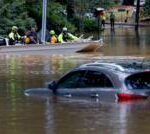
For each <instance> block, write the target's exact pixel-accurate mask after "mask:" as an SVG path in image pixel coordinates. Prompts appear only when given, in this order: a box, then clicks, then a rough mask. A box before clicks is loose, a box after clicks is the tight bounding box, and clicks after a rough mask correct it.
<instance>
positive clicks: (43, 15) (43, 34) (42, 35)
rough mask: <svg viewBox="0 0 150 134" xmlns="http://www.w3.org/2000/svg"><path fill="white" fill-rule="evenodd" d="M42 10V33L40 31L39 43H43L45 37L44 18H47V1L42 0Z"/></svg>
mask: <svg viewBox="0 0 150 134" xmlns="http://www.w3.org/2000/svg"><path fill="white" fill-rule="evenodd" d="M42 8H43V10H42V31H41V42H42V43H45V37H46V17H47V0H43V7H42Z"/></svg>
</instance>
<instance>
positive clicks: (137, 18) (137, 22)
mask: <svg viewBox="0 0 150 134" xmlns="http://www.w3.org/2000/svg"><path fill="white" fill-rule="evenodd" d="M139 13H140V0H137V3H136V15H135V30H136V31H137V30H138V28H139Z"/></svg>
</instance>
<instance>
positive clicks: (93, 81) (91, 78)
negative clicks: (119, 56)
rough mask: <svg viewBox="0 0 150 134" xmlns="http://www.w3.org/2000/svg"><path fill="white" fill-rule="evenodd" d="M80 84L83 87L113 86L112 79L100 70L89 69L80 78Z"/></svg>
mask: <svg viewBox="0 0 150 134" xmlns="http://www.w3.org/2000/svg"><path fill="white" fill-rule="evenodd" d="M80 86H81V87H82V88H88V87H101V88H107V87H113V84H112V82H111V80H110V79H109V78H108V77H107V76H106V75H105V74H104V73H101V72H99V71H88V72H87V73H86V75H85V76H84V77H83V78H82V80H80Z"/></svg>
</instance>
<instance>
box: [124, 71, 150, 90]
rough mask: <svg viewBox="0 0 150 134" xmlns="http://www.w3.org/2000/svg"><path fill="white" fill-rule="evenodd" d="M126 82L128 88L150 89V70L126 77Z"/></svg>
mask: <svg viewBox="0 0 150 134" xmlns="http://www.w3.org/2000/svg"><path fill="white" fill-rule="evenodd" d="M125 84H126V86H127V88H128V89H131V90H132V89H133V90H134V89H139V90H140V89H150V72H141V73H136V74H133V75H130V76H129V77H127V78H126V80H125Z"/></svg>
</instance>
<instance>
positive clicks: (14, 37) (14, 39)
mask: <svg viewBox="0 0 150 134" xmlns="http://www.w3.org/2000/svg"><path fill="white" fill-rule="evenodd" d="M8 38H9V45H15V44H16V43H18V41H19V40H21V36H20V35H19V34H18V27H17V26H13V27H12V30H11V32H10V33H9V35H8Z"/></svg>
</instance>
